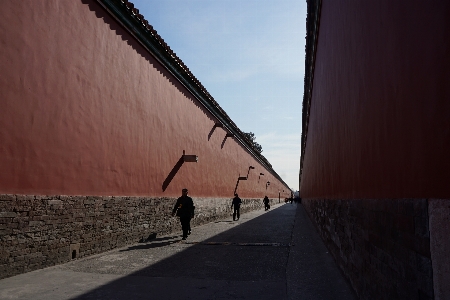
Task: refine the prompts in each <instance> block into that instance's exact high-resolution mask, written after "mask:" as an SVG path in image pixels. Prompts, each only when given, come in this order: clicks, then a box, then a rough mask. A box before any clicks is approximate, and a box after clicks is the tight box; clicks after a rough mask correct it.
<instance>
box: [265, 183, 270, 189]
mask: <svg viewBox="0 0 450 300" xmlns="http://www.w3.org/2000/svg"><path fill="white" fill-rule="evenodd" d="M269 185H270V181H267V182H266V190H267V187H268V186H269Z"/></svg>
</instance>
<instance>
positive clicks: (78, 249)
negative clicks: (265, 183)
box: [0, 195, 275, 279]
mask: <svg viewBox="0 0 450 300" xmlns="http://www.w3.org/2000/svg"><path fill="white" fill-rule="evenodd" d="M193 199H194V204H195V206H196V209H195V217H194V219H193V220H192V224H193V225H194V226H196V225H200V224H205V223H208V222H212V221H215V220H219V219H223V218H230V215H231V209H230V206H231V199H222V198H221V199H218V198H193ZM175 201H176V199H175V198H148V197H98V196H32V195H0V242H1V246H0V279H1V278H6V277H10V276H13V275H17V274H20V273H25V272H29V271H33V270H36V269H40V268H44V267H48V266H52V265H56V264H60V263H64V262H67V261H70V260H72V259H76V258H81V257H85V256H89V255H93V254H96V253H101V252H104V251H108V250H111V249H114V248H117V247H123V246H126V245H129V244H133V243H136V242H138V241H140V240H142V239H146V238H147V237H148V236H149V235H150V234H152V233H155V232H156V233H157V234H158V235H161V234H168V233H172V232H180V231H181V226H180V224H179V221H178V219H177V218H174V217H172V216H171V212H172V208H173V205H174V204H175ZM272 201H275V200H272ZM261 208H263V203H262V199H243V204H242V206H241V212H242V213H245V212H248V211H251V210H255V209H261Z"/></svg>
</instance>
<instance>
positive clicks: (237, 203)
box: [231, 197, 242, 208]
mask: <svg viewBox="0 0 450 300" xmlns="http://www.w3.org/2000/svg"><path fill="white" fill-rule="evenodd" d="M241 203H242V200H241V198H239V197H234V198H233V202H232V203H231V207H233V205H234V207H236V208H239V206H241Z"/></svg>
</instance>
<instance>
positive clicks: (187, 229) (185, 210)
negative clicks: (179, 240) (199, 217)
mask: <svg viewBox="0 0 450 300" xmlns="http://www.w3.org/2000/svg"><path fill="white" fill-rule="evenodd" d="M194 209H195V206H194V201H192V198H191V197H189V196H188V190H187V189H183V190H181V197H180V198H178V199H177V203H175V206H174V207H173V210H172V216H175V213H176V215H177V217H180V222H181V228H182V230H183V240H185V239H186V238H187V236H188V235H189V234H191V219H192V218H193V217H194Z"/></svg>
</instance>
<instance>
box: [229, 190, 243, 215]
mask: <svg viewBox="0 0 450 300" xmlns="http://www.w3.org/2000/svg"><path fill="white" fill-rule="evenodd" d="M241 203H242V200H241V198H239V196H238V194H234V198H233V202H231V209H233V206H234V211H233V221H237V220H239V217H240V209H241ZM236 217H237V220H236Z"/></svg>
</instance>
